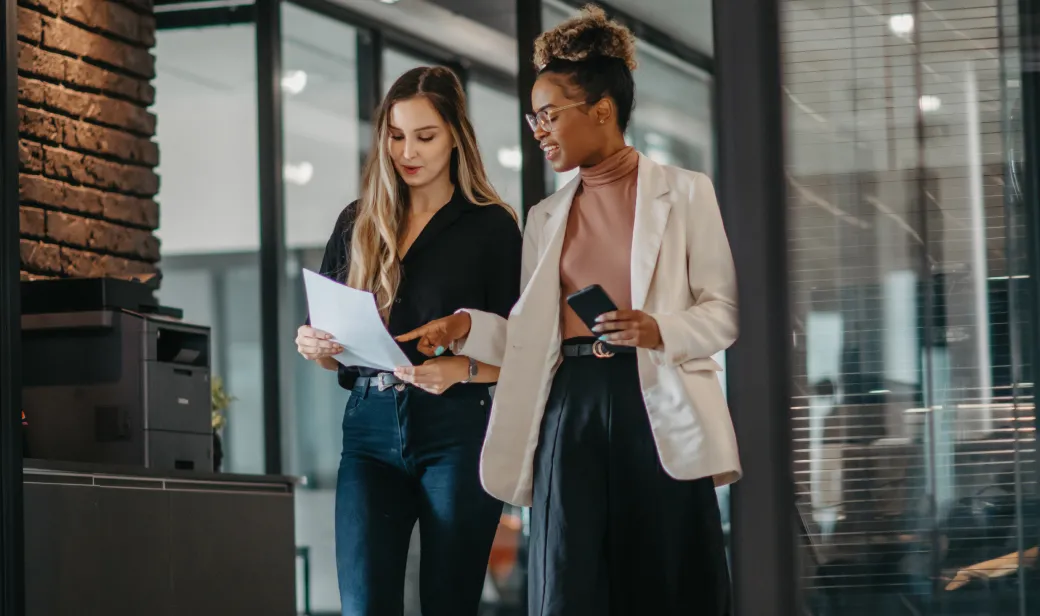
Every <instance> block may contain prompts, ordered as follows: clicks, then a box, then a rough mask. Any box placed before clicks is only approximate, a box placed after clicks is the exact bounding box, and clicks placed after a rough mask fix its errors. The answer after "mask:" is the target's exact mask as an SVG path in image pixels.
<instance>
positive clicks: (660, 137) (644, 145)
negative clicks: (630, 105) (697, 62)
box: [628, 43, 715, 176]
mask: <svg viewBox="0 0 1040 616" xmlns="http://www.w3.org/2000/svg"><path fill="white" fill-rule="evenodd" d="M636 49H637V58H638V62H639V68H638V69H637V70H636V71H635V73H634V76H635V81H636V93H637V96H636V101H637V102H636V108H635V111H634V112H633V113H632V122H631V123H630V124H629V127H628V138H629V142H630V143H631V144H632V145H633V146H635V147H636V149H638V150H639V151H640V152H643V153H644V154H646V155H647V156H649V157H650V158H652V159H654V160H656V161H657V162H659V163H662V164H665V165H674V166H676V167H682V168H683V169H690V170H692V171H700V172H703V173H706V174H708V175H709V176H712V174H713V173H714V168H713V167H714V165H713V164H712V161H713V159H714V156H715V151H714V143H715V135H714V131H713V127H712V124H711V119H712V110H711V91H712V84H711V78H710V77H709V76H708V75H707V74H705V73H702V72H701V71H699V70H697V69H695V68H693V67H692V66H689V65H688V64H685V63H684V62H682V61H680V60H678V59H676V58H675V57H673V56H671V55H669V54H667V53H665V52H663V51H661V50H659V49H657V48H656V47H653V46H651V45H647V44H644V43H639V44H638V45H637V47H636Z"/></svg>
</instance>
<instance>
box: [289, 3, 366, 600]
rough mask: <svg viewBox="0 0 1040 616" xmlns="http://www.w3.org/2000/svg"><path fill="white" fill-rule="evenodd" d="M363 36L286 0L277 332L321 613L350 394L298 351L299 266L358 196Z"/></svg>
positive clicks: (333, 590) (301, 539) (300, 527)
mask: <svg viewBox="0 0 1040 616" xmlns="http://www.w3.org/2000/svg"><path fill="white" fill-rule="evenodd" d="M356 36H357V31H356V30H355V29H354V28H353V27H351V26H349V25H347V24H343V23H341V22H338V21H334V20H331V19H328V18H326V17H323V16H321V15H318V14H316V13H312V12H310V11H308V10H306V9H302V8H299V7H297V6H295V5H293V4H289V3H283V4H282V58H283V59H282V66H283V78H282V93H283V96H284V106H283V109H284V126H285V138H284V148H285V149H284V152H285V157H284V158H285V231H286V254H287V256H288V259H287V263H286V267H285V275H286V277H287V281H286V282H287V284H286V285H285V289H286V293H287V295H286V297H285V302H284V303H283V306H284V307H285V314H286V318H285V320H284V322H283V325H282V331H281V332H280V338H279V339H280V341H281V342H282V343H283V344H284V346H283V349H282V365H283V366H284V369H283V372H284V379H283V383H285V387H284V388H283V395H284V399H283V403H282V441H283V451H284V452H285V453H284V461H283V462H284V467H285V469H286V471H287V472H289V473H291V474H293V475H297V476H300V477H303V478H304V479H305V481H306V485H305V487H301V489H300V490H298V491H297V497H296V542H297V545H300V546H307V547H308V548H309V556H310V568H309V575H310V578H309V580H307V582H308V588H309V591H310V602H311V609H312V610H314V611H315V612H318V613H338V612H339V608H340V606H339V590H338V586H337V581H336V558H335V547H334V546H335V542H334V536H335V531H334V529H335V525H334V519H333V514H334V511H335V507H334V503H335V500H334V496H335V489H336V472H337V469H338V468H339V458H340V451H341V449H342V430H341V424H342V419H343V409H344V408H345V405H346V401H347V398H348V397H349V392H347V391H345V390H343V389H342V388H341V387H340V386H339V384H338V383H337V380H336V375H335V373H333V372H330V371H327V370H323V369H322V368H320V367H318V366H316V365H314V364H313V363H312V362H308V361H306V360H304V359H303V358H302V357H300V355H299V354H298V353H297V352H296V346H295V344H293V340H294V338H295V336H296V329H297V327H299V325H300V324H302V323H303V322H304V321H305V320H306V318H307V302H306V295H305V293H304V289H303V280H302V278H301V276H300V271H301V268H308V269H310V270H313V271H317V270H318V269H319V267H320V265H321V259H322V255H323V254H324V252H325V244H326V242H328V240H329V234H330V233H332V229H333V226H334V225H335V223H336V219H337V217H338V216H339V214H340V212H341V211H342V210H343V208H344V207H345V206H346V205H347V204H348V203H350V202H351V201H353V200H354V199H356V198H357V197H358V185H359V173H360V164H361V160H360V156H361V154H360V150H361V148H360V145H361V144H360V143H359V135H358V128H359V123H358V90H357V83H358V76H357V53H356V52H357V42H356ZM365 145H366V146H367V143H366V144H365ZM300 607H302V596H301V606H300Z"/></svg>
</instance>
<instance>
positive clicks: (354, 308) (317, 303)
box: [303, 269, 412, 372]
mask: <svg viewBox="0 0 1040 616" xmlns="http://www.w3.org/2000/svg"><path fill="white" fill-rule="evenodd" d="M303 285H304V288H305V289H306V290H307V307H308V309H309V311H310V316H311V327H314V328H316V329H320V330H322V331H326V332H328V333H330V334H332V338H333V340H335V341H336V342H338V343H339V344H341V345H343V348H344V349H345V350H344V351H343V352H342V353H340V354H339V355H336V361H338V362H339V363H341V364H343V365H344V366H347V367H350V366H359V367H363V368H375V369H377V370H386V371H387V372H392V371H393V369H394V368H396V367H398V366H410V365H412V362H411V361H409V360H408V356H406V355H405V354H404V351H402V350H401V347H399V346H397V343H396V342H395V341H394V339H393V336H391V335H390V332H388V331H387V329H386V326H385V325H383V320H382V319H381V318H380V317H379V309H378V308H376V299H375V296H374V295H372V294H371V293H369V292H367V291H358V290H357V289H352V288H350V287H348V286H345V285H342V284H340V283H338V282H336V281H334V280H330V279H328V278H326V277H324V276H322V275H321V274H316V273H314V272H312V271H310V270H308V269H304V270H303Z"/></svg>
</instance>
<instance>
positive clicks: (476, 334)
mask: <svg viewBox="0 0 1040 616" xmlns="http://www.w3.org/2000/svg"><path fill="white" fill-rule="evenodd" d="M533 212H534V210H532V213H533ZM531 218H533V217H531V216H529V217H528V224H527V225H526V227H525V228H524V239H523V248H522V250H521V257H520V288H519V289H518V291H519V294H522V293H523V291H524V289H526V288H527V283H528V282H530V280H531V276H532V275H533V274H534V270H535V267H536V266H537V265H538V257H539V255H538V241H537V237H538V230H537V229H535V225H534V224H533V223H531V222H530V220H531ZM519 294H518V296H519ZM464 312H468V313H469V318H470V328H469V335H468V336H466V338H465V339H464V340H462V341H461V342H460V345H459V348H458V349H457V351H456V355H465V356H466V357H472V358H473V359H475V360H477V361H479V362H481V363H485V364H488V365H491V366H501V365H502V360H503V358H504V357H505V354H506V337H507V322H508V316H502V315H498V314H495V313H493V312H485V311H482V310H471V309H468V308H467V309H465V310H464Z"/></svg>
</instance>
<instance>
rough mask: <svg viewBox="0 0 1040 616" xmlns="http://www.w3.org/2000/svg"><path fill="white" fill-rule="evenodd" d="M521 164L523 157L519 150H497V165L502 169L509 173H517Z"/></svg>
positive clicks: (515, 148)
mask: <svg viewBox="0 0 1040 616" xmlns="http://www.w3.org/2000/svg"><path fill="white" fill-rule="evenodd" d="M522 163H523V155H522V154H520V148H519V147H517V146H513V147H511V148H500V149H499V150H498V164H500V165H502V167H504V168H506V169H509V170H511V171H519V170H520V166H521V165H522Z"/></svg>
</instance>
